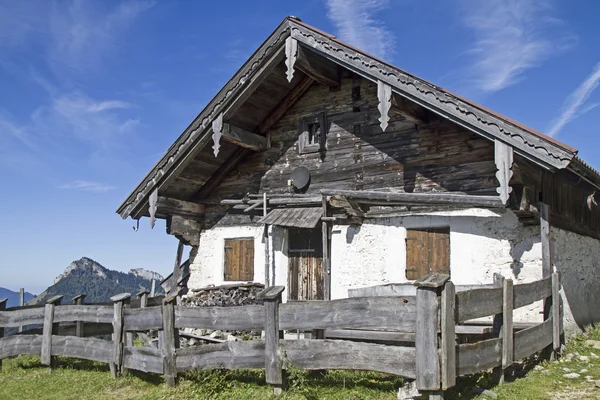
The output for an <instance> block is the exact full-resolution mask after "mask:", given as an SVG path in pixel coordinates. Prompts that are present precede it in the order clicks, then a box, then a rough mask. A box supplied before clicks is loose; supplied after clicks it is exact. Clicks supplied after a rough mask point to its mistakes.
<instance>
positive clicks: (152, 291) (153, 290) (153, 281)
mask: <svg viewBox="0 0 600 400" xmlns="http://www.w3.org/2000/svg"><path fill="white" fill-rule="evenodd" d="M155 293H156V279H152V289H151V290H150V297H154V294H155Z"/></svg>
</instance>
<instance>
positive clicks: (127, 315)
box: [123, 306, 163, 331]
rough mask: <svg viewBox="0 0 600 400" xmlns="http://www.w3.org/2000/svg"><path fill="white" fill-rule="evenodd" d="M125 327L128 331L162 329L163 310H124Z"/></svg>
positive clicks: (153, 308)
mask: <svg viewBox="0 0 600 400" xmlns="http://www.w3.org/2000/svg"><path fill="white" fill-rule="evenodd" d="M123 325H124V329H125V330H127V331H147V330H151V329H161V328H162V326H163V323H162V308H161V307H156V306H155V307H145V308H126V309H125V310H123Z"/></svg>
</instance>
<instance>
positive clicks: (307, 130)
mask: <svg viewBox="0 0 600 400" xmlns="http://www.w3.org/2000/svg"><path fill="white" fill-rule="evenodd" d="M298 125H299V126H298V130H299V132H298V133H299V137H298V152H299V153H300V154H306V153H316V152H321V151H325V150H327V116H326V114H325V112H320V113H319V114H317V115H315V116H311V117H304V118H300V121H299V124H298Z"/></svg>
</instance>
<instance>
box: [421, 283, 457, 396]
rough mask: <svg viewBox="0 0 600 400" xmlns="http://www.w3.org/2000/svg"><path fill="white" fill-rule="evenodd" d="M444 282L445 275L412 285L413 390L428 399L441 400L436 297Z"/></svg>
mask: <svg viewBox="0 0 600 400" xmlns="http://www.w3.org/2000/svg"><path fill="white" fill-rule="evenodd" d="M448 279H449V276H448V275H443V274H429V275H426V276H424V277H422V278H419V279H417V280H416V281H415V286H417V321H416V329H415V330H416V332H415V336H416V340H415V355H416V375H417V379H416V383H417V390H419V392H421V393H423V394H426V395H428V396H429V398H430V399H443V396H444V395H443V392H441V391H440V389H441V373H440V357H439V354H438V349H439V341H438V328H440V325H439V321H440V320H439V314H440V313H439V302H438V297H439V295H440V294H441V290H442V288H443V286H444V284H445V283H446V282H447V281H448Z"/></svg>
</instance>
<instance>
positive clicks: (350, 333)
mask: <svg viewBox="0 0 600 400" xmlns="http://www.w3.org/2000/svg"><path fill="white" fill-rule="evenodd" d="M325 337H326V338H327V339H343V340H357V341H367V342H369V341H372V342H378V343H384V344H385V343H387V344H393V343H406V342H414V341H415V334H414V333H412V332H408V333H407V332H382V331H368V330H359V329H327V330H326V331H325Z"/></svg>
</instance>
